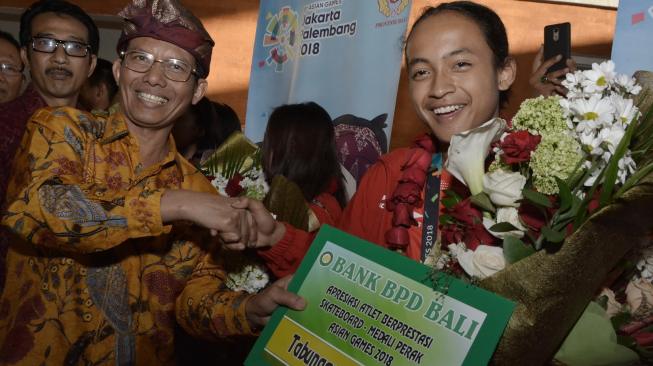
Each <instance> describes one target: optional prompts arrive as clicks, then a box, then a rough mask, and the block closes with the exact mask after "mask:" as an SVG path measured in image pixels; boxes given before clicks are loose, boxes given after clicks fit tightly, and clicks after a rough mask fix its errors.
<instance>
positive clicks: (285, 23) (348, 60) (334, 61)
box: [245, 0, 411, 180]
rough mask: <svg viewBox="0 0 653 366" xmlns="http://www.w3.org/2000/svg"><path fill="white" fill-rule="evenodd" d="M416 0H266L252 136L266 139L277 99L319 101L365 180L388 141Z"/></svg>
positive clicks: (253, 78) (350, 163)
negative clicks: (368, 168) (412, 6)
mask: <svg viewBox="0 0 653 366" xmlns="http://www.w3.org/2000/svg"><path fill="white" fill-rule="evenodd" d="M410 6H411V0H377V1H360V0H319V1H315V0H312V1H308V0H266V1H261V4H260V13H259V18H258V24H257V28H256V40H255V45H254V56H253V60H252V70H251V75H250V83H249V96H248V101H247V119H246V125H245V134H246V135H247V137H249V138H250V139H251V140H252V141H255V142H259V141H261V140H263V135H264V133H265V126H266V124H267V120H268V117H269V116H270V113H271V112H272V110H273V109H274V108H275V107H277V106H279V105H282V104H288V103H300V102H308V101H314V102H316V103H318V104H320V105H321V106H322V107H324V108H325V109H326V110H327V111H328V112H329V114H330V115H331V118H333V119H334V124H335V125H336V136H337V142H338V150H339V151H338V153H339V154H340V158H341V162H342V163H343V165H344V166H345V167H346V168H347V169H348V170H349V171H350V172H351V173H352V174H353V175H354V177H355V178H356V179H357V180H358V179H359V178H360V175H362V172H363V171H364V170H365V169H366V168H367V166H368V165H369V164H371V163H372V162H373V161H375V160H376V158H377V157H378V155H380V154H382V153H385V152H387V149H388V139H389V136H390V133H391V130H392V119H393V115H394V109H395V100H396V97H397V86H398V83H399V75H400V72H401V60H402V48H403V41H404V35H405V33H406V27H407V23H408V16H409V14H410ZM359 173H360V174H359Z"/></svg>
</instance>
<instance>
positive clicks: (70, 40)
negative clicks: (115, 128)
mask: <svg viewBox="0 0 653 366" xmlns="http://www.w3.org/2000/svg"><path fill="white" fill-rule="evenodd" d="M19 38H20V44H21V50H20V56H21V59H22V61H23V63H24V64H25V65H26V66H27V67H28V68H29V73H30V76H31V83H30V84H29V85H28V86H27V88H26V90H25V92H23V94H22V95H21V96H20V97H18V98H16V99H14V100H13V101H11V102H8V103H4V104H0V207H2V204H3V203H4V202H5V193H6V189H7V184H8V180H9V176H10V172H11V163H12V161H13V158H14V155H15V154H16V149H17V148H18V145H19V144H20V141H21V138H22V136H23V133H24V132H25V125H26V124H27V120H28V118H29V117H30V116H31V115H32V114H33V113H34V112H35V111H36V110H37V109H39V108H42V107H46V106H51V107H59V106H75V105H77V96H78V94H79V90H80V89H81V87H82V84H83V83H84V82H85V81H86V79H87V78H88V76H89V75H91V73H92V72H93V69H94V68H95V62H96V58H97V52H98V49H99V33H98V29H97V26H96V25H95V23H94V22H93V20H92V19H91V17H89V16H88V14H86V13H85V12H84V11H83V10H82V9H81V8H80V7H78V6H76V5H74V4H71V3H68V2H66V1H63V0H40V1H37V2H35V3H33V4H32V5H31V6H30V7H29V8H28V9H27V10H26V11H25V12H24V13H23V14H22V16H21V18H20V35H19ZM6 243H7V238H6V233H5V232H3V230H2V229H0V290H1V289H2V285H3V284H4V279H3V277H4V276H5V266H4V257H5V256H4V252H5V251H6V245H7V244H6Z"/></svg>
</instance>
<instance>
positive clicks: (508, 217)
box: [483, 207, 526, 239]
mask: <svg viewBox="0 0 653 366" xmlns="http://www.w3.org/2000/svg"><path fill="white" fill-rule="evenodd" d="M502 222H507V223H509V224H512V226H514V227H516V228H517V230H513V231H504V232H495V231H492V230H490V228H491V227H492V226H494V224H498V223H502ZM483 226H485V229H487V231H488V232H489V233H490V234H492V235H493V236H494V237H496V238H499V239H503V238H505V237H506V236H514V237H515V238H522V237H523V236H524V232H526V228H525V227H524V225H522V223H521V221H519V212H518V211H517V209H516V208H514V207H500V208H499V209H497V219H496V221H495V220H492V219H490V218H487V217H483Z"/></svg>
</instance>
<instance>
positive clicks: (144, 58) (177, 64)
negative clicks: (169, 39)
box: [120, 51, 197, 82]
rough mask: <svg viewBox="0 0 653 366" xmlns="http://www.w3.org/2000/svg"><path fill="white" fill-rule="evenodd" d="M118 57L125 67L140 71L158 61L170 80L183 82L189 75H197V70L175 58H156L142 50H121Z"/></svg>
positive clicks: (146, 69) (142, 71) (146, 70)
mask: <svg viewBox="0 0 653 366" xmlns="http://www.w3.org/2000/svg"><path fill="white" fill-rule="evenodd" d="M120 57H122V60H123V62H124V63H125V67H126V68H128V69H130V70H132V71H136V72H141V73H145V72H148V71H149V70H150V69H151V68H152V65H154V63H155V62H160V63H161V66H163V75H164V76H165V77H166V78H168V79H170V80H172V81H181V82H185V81H188V79H189V78H190V76H191V75H195V76H197V70H195V69H193V68H192V67H191V66H190V65H189V64H187V63H186V62H184V61H182V60H178V59H176V58H169V59H167V60H157V59H155V58H154V55H152V54H149V53H147V52H143V51H128V52H121V53H120Z"/></svg>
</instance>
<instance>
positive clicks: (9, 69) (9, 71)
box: [0, 63, 23, 76]
mask: <svg viewBox="0 0 653 366" xmlns="http://www.w3.org/2000/svg"><path fill="white" fill-rule="evenodd" d="M0 73H1V74H4V75H7V76H18V75H21V74H22V73H23V69H22V68H19V67H18V66H16V65H12V64H2V63H0Z"/></svg>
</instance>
